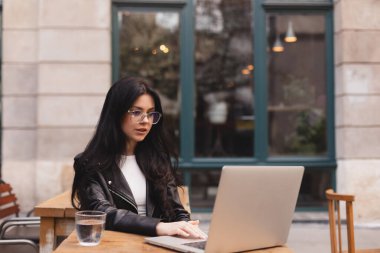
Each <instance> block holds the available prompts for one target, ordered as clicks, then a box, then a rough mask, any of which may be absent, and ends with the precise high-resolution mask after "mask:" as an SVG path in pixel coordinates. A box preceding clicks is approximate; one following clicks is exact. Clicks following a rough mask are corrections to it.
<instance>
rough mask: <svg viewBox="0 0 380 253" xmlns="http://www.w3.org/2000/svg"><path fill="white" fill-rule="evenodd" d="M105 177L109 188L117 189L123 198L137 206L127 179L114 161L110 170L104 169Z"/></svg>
mask: <svg viewBox="0 0 380 253" xmlns="http://www.w3.org/2000/svg"><path fill="white" fill-rule="evenodd" d="M106 179H107V184H108V185H109V187H110V188H112V189H113V190H114V191H117V192H118V194H121V195H122V196H123V197H124V198H126V199H128V200H129V201H130V202H132V203H133V205H134V206H136V207H137V204H136V201H135V198H134V197H133V194H132V191H131V188H130V187H129V184H128V182H127V180H126V179H125V177H124V175H123V173H122V172H121V169H120V168H119V166H117V165H116V163H115V164H114V166H113V167H112V169H111V170H107V171H106Z"/></svg>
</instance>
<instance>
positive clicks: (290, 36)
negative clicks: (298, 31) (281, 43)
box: [284, 21, 297, 43]
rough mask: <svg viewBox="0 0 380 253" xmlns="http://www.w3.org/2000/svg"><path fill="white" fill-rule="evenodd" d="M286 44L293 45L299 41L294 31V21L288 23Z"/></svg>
mask: <svg viewBox="0 0 380 253" xmlns="http://www.w3.org/2000/svg"><path fill="white" fill-rule="evenodd" d="M284 40H285V42H288V43H292V42H296V41H297V37H296V35H295V33H294V30H293V25H292V21H289V22H288V30H287V31H286V36H285V39H284Z"/></svg>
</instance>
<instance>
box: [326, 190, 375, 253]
mask: <svg viewBox="0 0 380 253" xmlns="http://www.w3.org/2000/svg"><path fill="white" fill-rule="evenodd" d="M326 198H327V201H328V208H329V225H330V241H331V253H341V252H348V253H380V249H366V250H355V238H354V214H353V202H354V200H355V196H354V195H345V194H338V193H335V192H334V191H333V190H332V189H328V190H326ZM340 201H343V202H344V203H345V206H346V223H347V243H348V251H342V233H341V231H342V229H341V216H340V205H339V203H340ZM337 232H338V234H337ZM337 236H338V237H337ZM338 246H339V249H338Z"/></svg>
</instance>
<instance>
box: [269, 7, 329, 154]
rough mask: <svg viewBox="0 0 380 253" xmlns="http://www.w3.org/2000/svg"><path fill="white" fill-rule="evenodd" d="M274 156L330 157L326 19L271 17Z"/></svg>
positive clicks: (271, 143)
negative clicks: (328, 143) (327, 130)
mask: <svg viewBox="0 0 380 253" xmlns="http://www.w3.org/2000/svg"><path fill="white" fill-rule="evenodd" d="M267 25H268V31H269V34H268V45H269V49H268V68H267V69H268V84H269V87H268V89H269V90H268V92H269V93H268V94H269V95H268V99H269V101H268V123H269V126H268V133H269V154H270V155H271V156H279V155H304V156H316V155H325V154H326V153H327V144H326V143H327V141H326V86H327V85H326V57H325V55H326V52H325V51H326V42H325V20H324V16H323V15H280V14H270V15H268V16H267Z"/></svg>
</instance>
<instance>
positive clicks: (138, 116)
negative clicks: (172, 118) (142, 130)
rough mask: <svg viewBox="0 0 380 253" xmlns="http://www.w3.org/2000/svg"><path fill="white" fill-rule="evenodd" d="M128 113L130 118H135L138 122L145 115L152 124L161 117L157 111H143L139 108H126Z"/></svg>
mask: <svg viewBox="0 0 380 253" xmlns="http://www.w3.org/2000/svg"><path fill="white" fill-rule="evenodd" d="M128 113H129V114H130V115H131V116H132V118H134V119H136V120H137V122H138V123H140V122H141V121H143V120H144V118H145V117H147V118H148V120H149V122H150V123H152V124H153V125H154V124H157V123H158V121H160V119H161V113H159V112H148V113H146V112H143V111H140V110H134V111H132V110H128Z"/></svg>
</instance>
